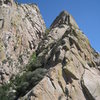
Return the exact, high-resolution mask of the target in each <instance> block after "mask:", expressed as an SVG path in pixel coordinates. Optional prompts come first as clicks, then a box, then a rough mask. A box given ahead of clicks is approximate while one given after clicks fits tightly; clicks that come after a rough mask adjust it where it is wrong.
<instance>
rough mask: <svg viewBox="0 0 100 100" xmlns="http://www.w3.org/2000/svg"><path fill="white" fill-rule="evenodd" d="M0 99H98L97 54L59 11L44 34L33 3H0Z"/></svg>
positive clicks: (7, 0)
mask: <svg viewBox="0 0 100 100" xmlns="http://www.w3.org/2000/svg"><path fill="white" fill-rule="evenodd" d="M0 85H1V86H0V100H100V55H99V53H97V52H96V51H95V50H94V49H93V48H92V47H91V45H90V43H89V40H88V39H87V37H86V36H85V35H84V33H83V32H82V31H81V30H80V29H79V27H78V25H77V23H76V22H75V20H74V18H73V17H72V16H71V15H70V14H69V13H68V12H66V11H62V12H61V13H60V14H59V16H57V18H56V19H55V20H54V22H53V23H52V25H51V27H50V29H49V30H46V27H45V24H44V21H43V19H42V17H41V14H40V11H39V9H38V7H37V5H35V4H17V3H15V2H14V1H13V0H0Z"/></svg>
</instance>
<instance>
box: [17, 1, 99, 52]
mask: <svg viewBox="0 0 100 100" xmlns="http://www.w3.org/2000/svg"><path fill="white" fill-rule="evenodd" d="M18 1H19V2H23V3H36V4H37V5H38V6H39V8H40V11H41V14H42V16H43V18H44V20H45V23H46V26H47V27H48V28H49V26H50V25H51V23H52V22H53V20H54V19H55V18H56V16H57V15H58V14H59V13H60V12H61V11H62V10H66V11H68V12H69V13H70V14H71V15H72V16H73V17H74V18H75V20H76V22H77V24H78V26H79V27H80V29H81V30H82V31H83V32H84V33H85V34H86V36H87V37H88V39H89V40H90V43H91V45H92V47H93V48H95V49H96V51H99V52H100V0H18Z"/></svg>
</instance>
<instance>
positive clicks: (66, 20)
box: [51, 11, 78, 28]
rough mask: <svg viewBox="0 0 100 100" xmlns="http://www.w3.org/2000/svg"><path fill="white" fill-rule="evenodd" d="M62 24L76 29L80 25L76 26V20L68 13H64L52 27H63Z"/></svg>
mask: <svg viewBox="0 0 100 100" xmlns="http://www.w3.org/2000/svg"><path fill="white" fill-rule="evenodd" d="M62 24H67V25H68V24H70V25H72V26H74V27H76V28H78V25H77V24H76V22H75V20H74V18H73V17H72V16H71V15H70V14H69V13H68V12H67V11H62V12H61V13H60V14H59V16H58V17H57V18H56V19H55V20H54V22H53V23H52V25H51V28H54V27H57V26H59V27H60V26H61V25H62Z"/></svg>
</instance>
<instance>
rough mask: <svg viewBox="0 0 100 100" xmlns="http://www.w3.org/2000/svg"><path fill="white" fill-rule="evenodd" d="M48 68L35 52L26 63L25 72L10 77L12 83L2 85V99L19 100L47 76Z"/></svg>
mask: <svg viewBox="0 0 100 100" xmlns="http://www.w3.org/2000/svg"><path fill="white" fill-rule="evenodd" d="M46 73H47V70H46V69H45V68H44V67H43V66H42V64H41V63H40V60H39V59H38V57H37V56H36V53H35V52H34V53H33V54H32V56H31V57H30V60H29V63H28V64H27V65H26V68H25V72H24V73H23V74H18V75H16V76H15V77H13V78H11V79H10V83H7V84H4V85H3V86H1V87H0V100H17V99H18V98H19V97H22V96H24V95H25V94H26V93H27V92H28V91H30V90H31V89H32V88H33V87H34V86H35V85H36V84H38V82H40V80H41V79H42V78H43V77H44V76H45V74H46Z"/></svg>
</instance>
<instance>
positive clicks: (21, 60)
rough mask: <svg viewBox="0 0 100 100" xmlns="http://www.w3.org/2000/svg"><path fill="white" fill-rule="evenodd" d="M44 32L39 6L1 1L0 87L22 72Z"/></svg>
mask: <svg viewBox="0 0 100 100" xmlns="http://www.w3.org/2000/svg"><path fill="white" fill-rule="evenodd" d="M45 29H46V27H45V23H44V21H43V19H42V17H41V14H40V11H39V9H38V7H37V5H35V4H20V5H19V4H17V3H15V2H13V0H0V84H3V83H5V82H8V81H9V78H10V77H12V76H13V75H15V74H17V73H18V72H19V71H21V69H23V67H24V66H25V65H26V64H27V62H28V60H29V57H30V55H31V54H32V52H33V51H35V50H36V48H37V45H38V43H39V41H40V40H41V39H42V38H43V34H44V32H45Z"/></svg>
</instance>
